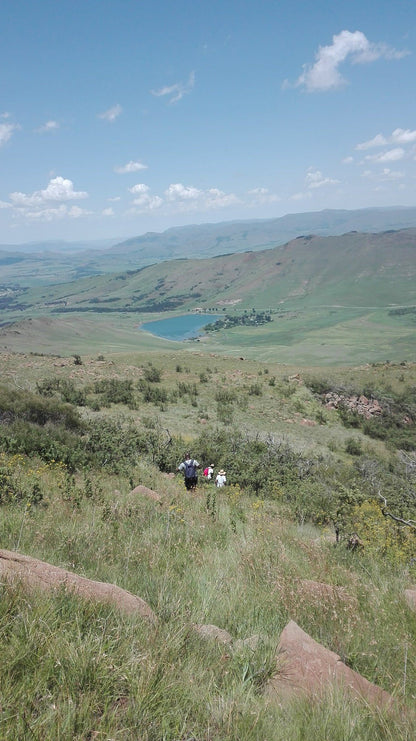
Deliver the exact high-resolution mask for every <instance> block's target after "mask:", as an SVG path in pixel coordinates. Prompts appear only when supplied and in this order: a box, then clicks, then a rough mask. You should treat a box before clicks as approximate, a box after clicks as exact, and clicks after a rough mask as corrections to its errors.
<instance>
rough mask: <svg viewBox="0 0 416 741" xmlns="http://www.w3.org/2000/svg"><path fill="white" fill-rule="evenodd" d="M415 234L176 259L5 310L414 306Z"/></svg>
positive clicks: (39, 293)
mask: <svg viewBox="0 0 416 741" xmlns="http://www.w3.org/2000/svg"><path fill="white" fill-rule="evenodd" d="M415 275H416V229H407V230H401V231H397V232H383V233H381V234H359V233H356V232H351V233H349V234H345V235H342V236H340V237H318V236H308V237H299V238H298V239H296V240H293V241H292V242H288V243H287V244H285V245H282V246H278V247H274V248H273V249H271V250H262V251H260V252H246V253H243V254H239V253H238V254H233V255H225V256H220V257H216V258H212V259H210V260H175V261H169V262H165V263H161V264H157V265H153V266H149V267H147V268H143V269H140V270H135V271H128V272H126V273H123V274H117V275H110V276H100V277H91V278H85V279H82V280H78V281H73V282H71V283H67V284H61V285H56V286H50V287H48V290H47V292H45V290H40V289H32V290H28V291H25V292H24V293H20V294H19V293H18V292H17V293H15V294H14V295H13V297H10V300H9V302H8V304H6V301H5V300H4V301H3V308H4V309H6V310H11V311H12V310H13V309H14V308H18V305H19V304H20V305H21V308H24V307H31V308H33V307H34V306H35V307H36V309H37V310H40V309H41V310H42V311H52V312H55V313H56V312H59V313H61V312H67V311H74V310H77V311H95V312H97V311H98V312H103V311H105V312H115V311H120V310H122V311H134V312H146V311H155V312H157V311H166V310H172V309H177V308H181V309H193V308H195V307H197V306H200V307H203V308H205V309H207V308H209V307H217V308H218V307H219V306H224V305H227V304H228V305H239V307H240V308H244V309H247V308H251V307H252V306H253V305H254V306H255V307H256V308H260V309H268V308H272V309H277V308H279V307H281V306H282V305H284V307H287V308H296V307H299V306H302V307H307V306H310V307H313V306H321V305H325V304H327V305H346V306H358V307H368V306H371V307H385V306H390V305H395V304H397V305H400V306H401V305H408V304H413V303H416V291H415Z"/></svg>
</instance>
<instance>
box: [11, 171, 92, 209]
mask: <svg viewBox="0 0 416 741" xmlns="http://www.w3.org/2000/svg"><path fill="white" fill-rule="evenodd" d="M81 198H88V193H86V192H85V191H78V192H77V191H74V184H73V182H72V180H68V179H67V178H63V177H60V176H58V177H56V178H52V180H50V181H49V183H48V185H47V187H46V188H45V189H44V190H36V191H35V192H34V193H32V194H31V195H28V194H27V193H20V192H15V193H10V200H11V202H12V204H13V206H15V207H17V208H19V207H23V208H26V207H28V206H42V204H44V203H48V202H50V201H72V200H79V199H81Z"/></svg>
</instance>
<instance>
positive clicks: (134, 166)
mask: <svg viewBox="0 0 416 741" xmlns="http://www.w3.org/2000/svg"><path fill="white" fill-rule="evenodd" d="M139 170H147V165H144V164H143V163H142V162H135V161H134V160H130V162H127V164H126V165H120V166H118V167H115V168H114V172H117V173H118V174H119V175H126V174H127V173H129V172H139Z"/></svg>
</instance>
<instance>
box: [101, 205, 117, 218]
mask: <svg viewBox="0 0 416 741" xmlns="http://www.w3.org/2000/svg"><path fill="white" fill-rule="evenodd" d="M101 213H102V215H103V216H114V209H112V208H111V206H110V207H109V208H103V210H102V212H101Z"/></svg>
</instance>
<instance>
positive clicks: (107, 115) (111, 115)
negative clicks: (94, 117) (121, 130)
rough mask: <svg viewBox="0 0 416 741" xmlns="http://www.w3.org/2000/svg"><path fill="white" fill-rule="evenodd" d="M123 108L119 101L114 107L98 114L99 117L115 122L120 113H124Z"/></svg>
mask: <svg viewBox="0 0 416 741" xmlns="http://www.w3.org/2000/svg"><path fill="white" fill-rule="evenodd" d="M122 111H123V109H122V107H121V105H120V104H119V103H117V104H116V105H113V106H112V108H109V109H108V110H107V111H104V112H103V113H99V114H98V118H101V119H103V120H104V121H109V123H113V122H114V121H115V120H116V118H118V117H119V115H120V114H121V113H122Z"/></svg>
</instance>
